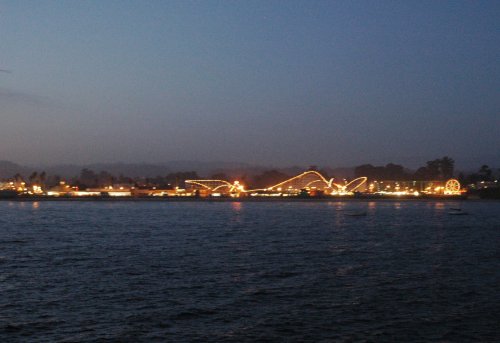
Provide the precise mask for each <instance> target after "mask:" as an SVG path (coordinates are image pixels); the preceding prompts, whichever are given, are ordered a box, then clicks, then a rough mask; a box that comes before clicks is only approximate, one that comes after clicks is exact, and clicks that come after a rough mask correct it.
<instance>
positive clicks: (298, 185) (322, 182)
mask: <svg viewBox="0 0 500 343" xmlns="http://www.w3.org/2000/svg"><path fill="white" fill-rule="evenodd" d="M366 181H367V178H366V177H359V178H357V179H354V180H352V181H351V182H349V183H345V184H344V185H342V184H338V183H334V182H333V179H330V180H327V179H325V178H324V177H323V175H321V174H320V173H318V172H317V171H313V170H310V171H306V172H304V173H302V174H299V175H296V176H294V177H292V178H290V179H287V180H285V181H282V182H280V183H278V184H276V185H274V186H271V187H267V188H261V189H252V190H245V189H244V187H243V185H241V184H240V183H239V182H238V181H235V182H234V183H230V182H228V181H225V180H186V187H187V188H189V189H192V190H202V191H208V192H212V193H251V194H252V195H254V194H259V193H276V192H279V193H289V194H298V193H300V192H301V191H302V190H307V191H310V190H316V191H321V192H324V193H326V194H332V195H336V194H350V193H353V192H356V191H357V190H359V189H360V187H361V186H363V185H364V184H365V183H366Z"/></svg>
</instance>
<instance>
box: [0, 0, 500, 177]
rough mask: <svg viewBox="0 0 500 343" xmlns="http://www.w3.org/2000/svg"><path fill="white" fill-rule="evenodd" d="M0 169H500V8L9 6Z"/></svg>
mask: <svg viewBox="0 0 500 343" xmlns="http://www.w3.org/2000/svg"><path fill="white" fill-rule="evenodd" d="M0 69H1V70H2V71H1V72H0V160H10V161H14V162H17V163H25V164H31V165H34V164H49V163H76V164H86V163H93V162H119V161H121V162H149V163H164V162H167V161H170V160H196V161H214V160H215V161H235V162H236V161H237V162H248V163H252V164H261V165H271V166H290V165H305V166H307V165H310V164H316V165H322V166H332V167H341V166H354V165H359V164H362V163H373V164H386V163H388V162H394V163H400V164H404V165H406V166H409V167H416V166H419V165H423V164H425V162H426V161H428V160H431V159H435V158H439V157H442V156H445V155H448V156H450V157H452V158H454V159H455V160H456V162H457V166H458V167H463V168H476V167H479V166H480V165H481V164H483V163H486V164H490V165H491V166H493V167H499V166H500V1H449V2H447V1H269V0H268V1H19V0H13V1H1V0H0Z"/></svg>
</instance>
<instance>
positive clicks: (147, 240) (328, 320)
mask: <svg viewBox="0 0 500 343" xmlns="http://www.w3.org/2000/svg"><path fill="white" fill-rule="evenodd" d="M457 206H462V208H463V209H464V210H467V211H468V212H469V213H470V215H465V216H453V215H449V214H448V211H449V208H450V207H457ZM350 209H355V210H359V209H364V210H367V213H368V214H367V216H365V217H352V216H348V215H347V214H348V213H349V212H348V211H346V210H350ZM499 292H500V202H464V203H463V204H459V203H456V202H431V201H402V202H397V201H378V202H356V201H353V202H331V203H328V202H272V203H268V202H264V203H250V202H244V203H238V202H233V203H230V202H226V203H206V202H181V203H176V202H6V201H4V202H0V341H1V342H16V341H19V342H30V341H35V342H44V341H50V342H57V341H62V342H75V341H99V342H101V341H116V342H129V341H130V342H137V341H145V342H150V341H161V342H163V341H170V342H182V341H199V342H207V341H231V342H233V341H234V342H241V341H287V342H291V341H314V342H319V341H325V342H330V341H375V342H378V341H397V342H409V341H439V342H457V341H460V342H462V341H474V342H489V341H490V342H494V341H499V339H500V325H499V323H500V319H499V318H500V309H499V303H500V295H499V294H500V293H499Z"/></svg>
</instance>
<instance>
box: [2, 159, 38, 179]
mask: <svg viewBox="0 0 500 343" xmlns="http://www.w3.org/2000/svg"><path fill="white" fill-rule="evenodd" d="M32 172H33V170H32V169H31V168H29V167H25V166H21V165H19V164H16V163H13V162H10V161H0V179H9V178H11V177H13V176H14V175H16V174H18V173H19V174H21V175H23V176H25V175H28V174H31V173H32Z"/></svg>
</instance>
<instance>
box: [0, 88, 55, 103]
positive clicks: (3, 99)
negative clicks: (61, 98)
mask: <svg viewBox="0 0 500 343" xmlns="http://www.w3.org/2000/svg"><path fill="white" fill-rule="evenodd" d="M2 103H3V104H5V103H11V104H26V105H31V106H44V107H46V106H52V105H53V104H52V101H51V100H50V99H49V98H47V97H43V96H40V95H36V94H30V93H25V92H20V91H16V90H12V89H7V88H2V87H0V104H2Z"/></svg>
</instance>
